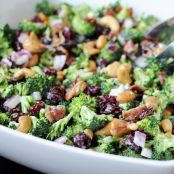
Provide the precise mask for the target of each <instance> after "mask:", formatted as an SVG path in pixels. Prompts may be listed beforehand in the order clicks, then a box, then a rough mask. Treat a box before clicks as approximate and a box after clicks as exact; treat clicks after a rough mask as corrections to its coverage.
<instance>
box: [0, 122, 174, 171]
mask: <svg viewBox="0 0 174 174" xmlns="http://www.w3.org/2000/svg"><path fill="white" fill-rule="evenodd" d="M0 132H2V133H3V134H4V135H5V134H6V135H7V134H8V135H9V136H15V137H16V139H17V138H18V139H23V140H24V141H30V142H32V143H37V144H39V145H44V146H47V147H49V148H53V149H54V150H56V149H57V150H63V151H68V152H71V153H76V154H80V155H87V156H90V157H95V158H100V159H101V158H102V159H105V160H112V161H119V162H129V163H132V164H135V163H136V164H139V165H146V166H153V167H163V168H164V167H171V166H174V160H168V161H164V160H162V161H157V160H152V159H140V158H133V157H125V156H120V155H114V154H106V153H100V152H95V151H89V150H85V149H80V148H76V147H72V146H69V145H65V144H59V143H55V142H53V141H50V140H46V139H43V138H39V137H35V136H32V135H29V134H25V133H22V132H19V131H15V130H13V129H10V128H8V127H5V126H2V125H0Z"/></svg>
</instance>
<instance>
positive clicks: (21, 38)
mask: <svg viewBox="0 0 174 174" xmlns="http://www.w3.org/2000/svg"><path fill="white" fill-rule="evenodd" d="M28 39H29V35H28V34H27V33H21V34H20V35H19V37H18V41H19V42H20V43H21V44H23V43H24V42H25V41H26V40H28Z"/></svg>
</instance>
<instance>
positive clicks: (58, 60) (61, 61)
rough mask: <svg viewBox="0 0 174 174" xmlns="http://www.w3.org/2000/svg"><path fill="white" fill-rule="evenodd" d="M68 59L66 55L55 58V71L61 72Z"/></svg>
mask: <svg viewBox="0 0 174 174" xmlns="http://www.w3.org/2000/svg"><path fill="white" fill-rule="evenodd" d="M66 59H67V57H66V56H65V55H58V56H55V57H54V69H55V70H61V69H62V68H63V67H64V65H65V62H66Z"/></svg>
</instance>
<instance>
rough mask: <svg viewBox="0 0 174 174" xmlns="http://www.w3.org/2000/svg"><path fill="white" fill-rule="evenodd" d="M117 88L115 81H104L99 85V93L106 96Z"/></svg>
mask: <svg viewBox="0 0 174 174" xmlns="http://www.w3.org/2000/svg"><path fill="white" fill-rule="evenodd" d="M116 86H117V83H116V80H115V79H112V78H111V79H105V81H103V82H102V83H101V92H102V93H103V94H107V93H109V92H110V91H111V89H113V88H115V87H116Z"/></svg>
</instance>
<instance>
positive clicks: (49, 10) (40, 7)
mask: <svg viewBox="0 0 174 174" xmlns="http://www.w3.org/2000/svg"><path fill="white" fill-rule="evenodd" d="M54 10H55V9H54V6H53V5H51V4H50V3H49V1H48V0H42V2H41V3H38V4H37V5H36V9H35V11H36V12H37V13H39V12H43V13H45V14H46V15H48V16H49V15H52V14H53V13H54Z"/></svg>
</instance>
